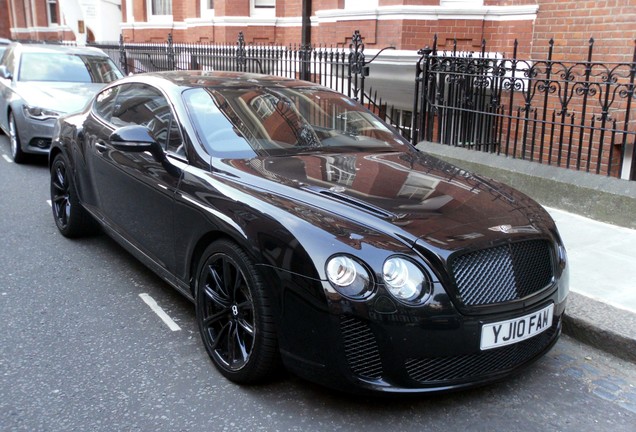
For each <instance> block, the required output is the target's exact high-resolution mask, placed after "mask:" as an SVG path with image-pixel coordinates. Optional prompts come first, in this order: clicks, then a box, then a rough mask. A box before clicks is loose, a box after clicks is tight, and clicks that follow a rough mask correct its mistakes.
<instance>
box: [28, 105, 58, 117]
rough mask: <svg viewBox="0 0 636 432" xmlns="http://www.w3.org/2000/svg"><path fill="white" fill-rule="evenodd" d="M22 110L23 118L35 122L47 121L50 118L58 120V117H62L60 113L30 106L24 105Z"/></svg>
mask: <svg viewBox="0 0 636 432" xmlns="http://www.w3.org/2000/svg"><path fill="white" fill-rule="evenodd" d="M22 108H23V110H24V115H25V116H27V117H30V118H32V119H35V120H48V119H52V118H58V117H59V116H60V115H62V113H60V112H57V111H53V110H47V109H44V108H40V107H32V106H28V105H24V106H23V107H22Z"/></svg>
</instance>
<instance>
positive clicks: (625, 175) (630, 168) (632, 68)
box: [621, 40, 636, 180]
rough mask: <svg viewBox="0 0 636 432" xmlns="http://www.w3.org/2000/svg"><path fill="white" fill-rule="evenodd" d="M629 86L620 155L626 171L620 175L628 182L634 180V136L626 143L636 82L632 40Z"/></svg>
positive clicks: (635, 167) (635, 141) (635, 150)
mask: <svg viewBox="0 0 636 432" xmlns="http://www.w3.org/2000/svg"><path fill="white" fill-rule="evenodd" d="M629 72H630V73H629V85H628V86H627V89H626V90H625V97H626V98H627V107H626V109H625V125H624V126H623V143H622V144H623V154H622V155H621V169H623V170H624V171H627V172H625V173H622V174H621V177H622V178H624V179H628V180H636V134H634V135H632V142H631V144H630V143H628V142H627V141H628V138H627V135H628V130H629V123H630V120H631V119H630V113H631V107H632V101H633V100H634V96H635V94H636V91H635V90H636V87H635V85H634V81H635V80H636V40H634V56H633V58H632V63H631V65H630V71H629ZM628 147H631V154H629V155H628V154H627V152H628V151H629V150H628ZM626 156H628V157H630V158H631V160H632V163H631V166H627V167H624V166H623V161H624V160H625V157H626Z"/></svg>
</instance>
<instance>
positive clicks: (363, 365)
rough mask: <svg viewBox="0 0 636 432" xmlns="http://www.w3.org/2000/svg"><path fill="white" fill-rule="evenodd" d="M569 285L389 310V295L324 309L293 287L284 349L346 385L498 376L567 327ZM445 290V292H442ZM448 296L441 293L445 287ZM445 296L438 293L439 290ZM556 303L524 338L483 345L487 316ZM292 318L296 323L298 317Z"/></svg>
mask: <svg viewBox="0 0 636 432" xmlns="http://www.w3.org/2000/svg"><path fill="white" fill-rule="evenodd" d="M564 289H565V287H561V286H555V287H553V288H552V289H551V290H550V292H549V293H547V294H544V295H543V298H542V299H540V300H538V301H536V302H533V303H532V305H531V306H528V307H520V308H518V309H514V310H508V311H506V312H500V313H492V314H480V315H476V316H469V315H464V314H462V313H460V312H459V311H458V310H456V309H455V308H454V307H453V306H452V304H450V302H446V301H445V300H442V301H440V302H434V303H433V304H431V305H430V306H431V307H429V308H425V309H424V310H419V311H415V312H414V309H413V308H406V307H404V308H399V311H398V312H395V313H389V314H387V313H384V312H383V309H384V307H385V305H384V304H383V302H384V301H385V300H384V299H381V298H376V299H374V300H373V301H372V302H370V303H368V304H364V305H363V304H360V303H357V304H355V303H352V302H348V301H338V302H331V303H330V305H329V307H328V310H324V309H323V310H319V308H317V307H316V305H315V304H311V303H308V302H307V301H306V300H305V299H303V298H302V297H301V296H297V295H294V294H293V290H286V292H287V293H288V294H287V295H286V297H285V299H284V304H285V308H284V312H283V316H284V317H285V318H284V321H287V320H289V321H288V322H284V323H283V327H286V328H290V327H291V328H292V329H293V330H291V331H285V332H284V334H283V336H282V338H281V352H282V355H283V360H284V363H285V365H286V367H287V368H288V369H290V370H291V371H293V372H294V373H296V374H297V375H299V376H301V377H304V378H306V379H308V380H310V381H314V382H318V383H320V384H323V385H327V386H329V387H333V388H337V389H339V390H344V391H348V392H354V393H359V392H362V393H364V392H385V393H424V392H433V391H449V390H457V389H461V388H468V387H475V386H480V385H484V384H487V383H491V382H496V381H499V380H501V379H504V378H506V377H508V376H511V375H514V374H516V373H518V372H520V371H522V370H523V369H524V368H525V367H527V366H528V365H530V364H531V363H533V362H534V361H536V360H537V359H539V358H540V357H541V356H542V355H544V354H545V353H546V352H548V351H549V350H550V349H551V348H552V346H553V345H554V344H555V343H556V341H557V340H558V338H559V336H560V334H561V326H562V316H563V313H564V311H565V306H566V300H565V299H564V298H563V297H564V296H563V290H564ZM440 294H441V293H440ZM442 296H443V294H442ZM438 299H440V297H438ZM550 304H553V305H554V308H553V316H552V325H551V326H549V327H547V328H546V329H545V330H544V331H542V332H541V333H539V334H536V335H535V336H533V337H531V338H528V339H526V340H523V341H520V342H517V343H514V344H511V345H507V346H502V347H498V348H493V349H487V350H482V349H481V348H480V342H481V331H482V327H483V326H484V325H485V324H489V323H493V322H501V321H505V320H511V319H515V318H519V317H522V316H524V315H527V314H530V313H532V312H535V311H539V310H541V309H544V308H545V307H546V306H548V305H550ZM292 321H293V324H292Z"/></svg>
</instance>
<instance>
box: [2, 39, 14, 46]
mask: <svg viewBox="0 0 636 432" xmlns="http://www.w3.org/2000/svg"><path fill="white" fill-rule="evenodd" d="M12 42H13V41H12V40H11V39H6V38H0V45H9V44H10V43H12Z"/></svg>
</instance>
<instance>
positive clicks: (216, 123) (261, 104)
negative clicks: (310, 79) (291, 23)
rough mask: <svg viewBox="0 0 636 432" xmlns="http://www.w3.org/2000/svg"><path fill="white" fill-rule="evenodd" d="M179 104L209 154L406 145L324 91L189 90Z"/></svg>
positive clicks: (376, 121)
mask: <svg viewBox="0 0 636 432" xmlns="http://www.w3.org/2000/svg"><path fill="white" fill-rule="evenodd" d="M184 100H185V103H186V106H187V107H188V111H189V113H190V116H191V118H192V120H193V123H194V124H195V127H196V129H197V132H198V134H199V138H200V139H201V140H202V141H203V142H204V143H205V144H206V145H207V146H208V147H209V148H210V149H211V150H212V151H214V152H221V153H226V154H228V156H229V154H230V153H235V154H236V156H239V155H240V154H242V153H245V152H255V153H256V154H258V155H264V156H266V155H287V154H297V153H302V152H316V151H327V152H351V151H372V152H375V151H393V150H400V151H402V150H404V146H405V145H407V143H406V142H405V141H404V140H403V139H402V138H401V137H400V136H399V135H397V134H396V133H395V132H394V131H393V130H392V129H391V128H390V127H389V126H387V125H386V124H385V123H384V122H383V121H381V120H380V119H379V118H377V117H376V116H374V115H373V114H372V113H371V112H369V111H368V110H367V109H365V108H364V107H362V106H360V105H359V104H358V103H357V102H355V101H352V100H351V99H349V98H347V97H346V96H343V95H342V94H340V93H336V92H333V91H330V90H326V89H323V88H315V87H314V88H285V87H272V88H265V87H253V88H243V89H240V88H222V89H217V88H214V89H211V88H207V89H203V88H197V89H190V90H187V91H186V92H184Z"/></svg>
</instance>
